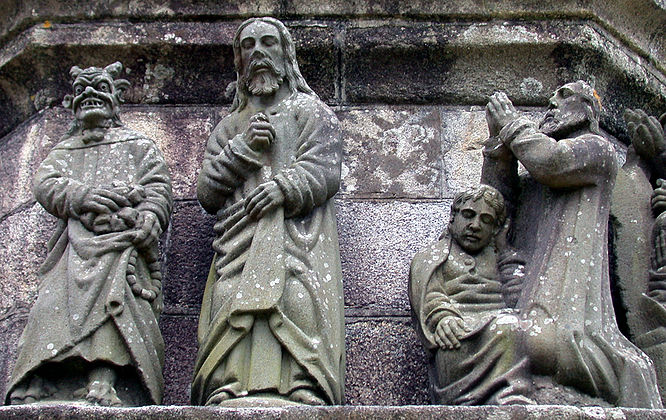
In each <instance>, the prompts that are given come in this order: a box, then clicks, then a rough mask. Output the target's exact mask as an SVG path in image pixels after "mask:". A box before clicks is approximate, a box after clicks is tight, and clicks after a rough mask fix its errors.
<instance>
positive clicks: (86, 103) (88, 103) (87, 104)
mask: <svg viewBox="0 0 666 420" xmlns="http://www.w3.org/2000/svg"><path fill="white" fill-rule="evenodd" d="M103 107H104V101H101V100H99V99H95V98H88V99H84V100H83V101H82V102H81V109H91V108H103Z"/></svg>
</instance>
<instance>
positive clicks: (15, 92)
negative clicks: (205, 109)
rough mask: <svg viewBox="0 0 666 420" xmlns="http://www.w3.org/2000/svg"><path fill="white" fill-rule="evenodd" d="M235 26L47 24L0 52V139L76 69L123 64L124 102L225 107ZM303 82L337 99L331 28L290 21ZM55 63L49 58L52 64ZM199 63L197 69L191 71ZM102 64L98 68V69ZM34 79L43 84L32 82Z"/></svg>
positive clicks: (54, 95)
mask: <svg viewBox="0 0 666 420" xmlns="http://www.w3.org/2000/svg"><path fill="white" fill-rule="evenodd" d="M238 23H239V22H214V23H205V24H202V23H200V22H199V23H197V22H142V23H123V22H116V23H110V24H98V23H97V24H93V23H76V24H59V23H54V24H51V23H48V24H42V25H37V26H35V27H32V28H30V29H28V30H27V31H26V32H24V33H23V34H22V36H21V37H20V39H17V40H15V41H14V42H15V44H16V45H14V44H12V45H10V46H9V47H7V48H5V49H0V91H1V92H3V94H4V96H6V98H2V99H6V100H3V101H2V106H0V135H4V134H6V133H7V131H8V130H9V129H11V128H12V127H13V126H15V125H16V124H17V123H19V122H21V121H23V120H25V119H26V118H28V117H29V116H30V115H31V114H33V113H34V112H35V111H37V110H39V109H41V108H43V107H45V106H49V105H56V104H58V103H59V102H60V100H61V98H62V97H63V96H64V95H65V94H66V93H68V91H69V80H68V77H67V74H68V72H67V70H68V69H69V68H70V67H71V66H73V65H79V66H84V67H86V66H89V65H97V66H99V65H106V64H108V63H111V62H114V61H116V60H117V61H121V62H122V63H123V64H124V65H125V68H126V69H127V71H126V73H127V74H124V75H123V77H125V78H126V79H127V80H129V81H130V83H131V85H132V88H130V89H129V90H128V92H127V94H126V100H127V101H128V102H129V103H135V104H136V103H144V104H155V103H162V104H225V103H227V104H228V103H230V102H231V97H229V96H228V95H227V94H226V92H227V86H228V85H229V83H230V82H232V81H235V79H236V76H235V71H234V65H233V51H232V45H231V41H232V38H233V35H234V32H235V30H236V27H237V26H238ZM293 35H294V41H295V44H296V51H297V52H298V59H299V61H300V62H301V63H302V65H301V68H302V72H303V75H304V76H305V78H306V79H307V80H311V82H310V86H311V87H312V88H313V89H314V90H315V91H316V92H317V93H318V94H319V96H320V97H321V98H322V99H323V100H325V101H332V100H334V97H335V92H336V87H335V84H336V82H335V79H336V63H337V53H336V48H337V47H336V44H335V42H334V38H335V35H334V32H333V29H332V27H331V25H330V24H312V23H308V22H294V24H293ZM56 56H57V57H58V58H57V59H52V58H50V57H56ZM192 57H196V60H197V62H196V64H197V65H196V66H193V65H192ZM102 63H103V64H102ZM35 74H38V75H44V77H34V75H35Z"/></svg>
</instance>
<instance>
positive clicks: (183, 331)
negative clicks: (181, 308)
mask: <svg viewBox="0 0 666 420" xmlns="http://www.w3.org/2000/svg"><path fill="white" fill-rule="evenodd" d="M198 322H199V316H198V315H188V316H180V315H162V317H161V318H160V330H162V336H163V337H164V344H165V348H164V356H165V357H164V399H163V400H162V404H164V405H173V404H177V405H188V404H189V403H190V387H191V385H192V373H193V372H194V359H195V358H196V355H197V324H198Z"/></svg>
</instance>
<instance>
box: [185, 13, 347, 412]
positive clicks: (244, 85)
mask: <svg viewBox="0 0 666 420" xmlns="http://www.w3.org/2000/svg"><path fill="white" fill-rule="evenodd" d="M233 49H234V62H235V67H236V72H237V86H236V96H235V98H234V101H233V105H232V107H231V112H230V114H229V115H228V116H227V117H225V118H224V119H223V120H222V121H221V122H220V123H219V124H218V125H217V127H216V128H215V129H214V131H213V133H212V134H211V136H210V138H209V140H208V143H207V147H206V152H205V155H204V160H203V165H202V169H201V172H200V174H199V179H198V190H197V194H198V198H199V201H200V203H201V205H202V206H203V208H204V209H205V210H206V211H207V212H209V213H211V214H214V215H216V217H217V223H216V224H215V226H214V230H215V235H216V236H215V239H214V241H213V248H214V250H215V256H214V258H213V261H212V264H211V267H210V272H209V275H208V279H207V282H206V288H205V292H204V297H203V304H202V308H201V316H200V319H199V331H198V339H199V353H198V356H197V362H196V366H195V373H194V382H193V384H192V403H193V404H199V405H204V404H205V405H232V406H234V405H235V406H239V405H240V406H242V405H256V404H269V405H285V404H341V403H342V401H343V387H344V370H345V359H344V320H343V300H342V274H341V269H340V253H339V248H338V235H337V230H336V218H335V206H334V202H333V200H332V198H333V196H334V195H335V193H336V192H337V191H338V188H339V185H340V163H341V143H340V129H339V122H338V119H337V118H336V116H335V114H334V113H333V112H332V111H331V110H330V109H329V108H328V107H327V106H326V105H325V104H324V103H323V102H322V101H321V100H320V99H319V98H318V97H317V95H316V94H315V93H314V92H313V91H312V90H311V89H310V87H309V86H308V84H307V83H306V82H305V80H304V79H303V76H302V75H301V73H300V71H299V68H298V63H297V62H296V53H295V49H294V44H293V41H292V38H291V35H290V34H289V32H288V31H287V29H286V27H285V26H284V24H282V23H281V22H280V21H278V20H276V19H273V18H253V19H249V20H247V21H245V22H243V23H242V24H241V25H240V27H239V28H238V30H237V31H236V34H235V37H234V40H233Z"/></svg>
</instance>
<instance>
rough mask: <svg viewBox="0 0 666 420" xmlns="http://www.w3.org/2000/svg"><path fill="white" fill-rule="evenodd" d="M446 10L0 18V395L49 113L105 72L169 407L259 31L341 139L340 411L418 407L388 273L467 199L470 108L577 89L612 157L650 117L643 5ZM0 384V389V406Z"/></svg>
mask: <svg viewBox="0 0 666 420" xmlns="http://www.w3.org/2000/svg"><path fill="white" fill-rule="evenodd" d="M218 3H219V4H218ZM440 3H441V4H440ZM447 3H449V2H434V1H432V2H429V1H425V0H419V1H416V2H409V3H407V4H403V2H393V1H391V0H379V1H376V2H367V3H366V2H354V3H350V4H347V2H338V1H336V0H330V1H310V2H300V1H296V0H294V1H280V2H272V1H268V0H266V1H258V2H255V3H253V4H248V3H246V2H243V1H230V2H215V1H197V2H183V1H160V0H151V1H146V2H138V1H121V0H117V1H101V0H96V1H91V2H89V3H88V4H86V5H85V6H84V5H82V4H83V3H81V4H79V3H76V2H70V3H62V4H61V3H60V2H56V1H48V0H27V1H18V0H16V1H14V0H9V1H6V2H3V4H2V5H0V136H3V137H1V138H0V378H6V377H7V376H8V375H9V373H10V372H11V368H12V366H13V363H14V358H15V352H16V344H17V341H18V337H19V335H20V332H21V331H22V329H23V326H24V325H25V321H26V318H27V313H28V311H29V308H30V306H31V305H32V302H33V301H34V299H35V297H36V290H37V279H36V276H35V273H36V271H37V267H38V266H39V264H40V263H41V262H42V261H43V259H44V257H45V253H46V251H45V243H46V240H47V239H48V237H49V235H50V233H51V231H52V230H53V227H54V226H55V219H54V218H53V217H51V216H50V215H48V214H47V213H46V212H45V211H44V210H43V209H42V208H41V207H40V206H39V205H38V204H36V203H35V201H34V199H33V197H32V194H31V191H30V185H31V180H32V175H33V173H34V171H35V169H36V167H37V165H38V164H39V163H40V162H41V160H42V159H43V158H44V157H45V156H46V154H47V153H48V151H49V150H50V148H51V147H52V146H53V145H55V144H56V143H57V141H58V139H59V137H60V136H61V135H62V134H63V133H64V132H65V130H66V128H67V126H68V124H69V121H70V119H71V117H70V115H69V112H68V111H66V110H64V109H63V108H62V107H60V106H59V105H58V104H59V102H60V100H61V99H62V97H63V96H64V95H65V94H66V93H68V90H69V77H68V72H69V68H70V67H71V66H73V65H79V66H81V67H87V66H90V65H97V66H104V65H107V64H110V63H111V62H113V61H115V60H120V61H122V62H123V64H124V65H125V66H126V68H127V71H126V74H125V75H124V77H125V78H127V79H129V80H130V82H131V83H132V88H131V89H130V91H129V92H128V94H127V95H126V99H127V101H128V104H127V105H125V106H124V108H123V112H122V114H121V118H122V119H123V121H124V123H125V124H126V125H127V126H129V127H130V128H133V129H136V130H139V131H142V132H144V133H145V134H146V135H148V136H149V137H151V138H153V139H155V141H156V142H157V143H158V145H159V146H160V148H161V149H162V151H163V153H164V154H165V156H166V158H167V161H168V164H169V167H170V170H171V174H172V178H173V183H174V195H175V198H176V204H175V209H174V213H173V216H172V222H171V225H170V227H169V230H168V231H167V232H166V233H165V235H164V236H163V239H162V241H163V243H162V245H163V247H162V248H163V263H164V274H165V280H164V296H165V310H164V313H163V315H162V318H161V320H160V324H161V327H162V331H163V334H164V337H165V341H166V343H167V348H166V366H165V382H166V394H165V400H164V403H165V404H187V403H188V401H189V383H190V380H191V376H192V369H193V363H194V358H195V356H196V327H197V317H198V312H199V308H200V304H201V295H202V293H203V286H204V282H205V278H206V275H207V272H208V266H209V264H210V259H211V256H212V250H211V248H210V243H211V241H212V218H211V217H210V216H208V215H206V214H205V212H204V211H203V210H202V209H201V207H200V206H199V204H198V202H197V200H196V191H195V184H196V176H197V173H198V170H199V166H200V162H201V159H202V155H203V150H204V146H205V141H206V139H207V137H208V134H209V133H210V131H211V130H212V128H213V127H214V126H215V124H217V122H218V121H219V120H220V119H221V118H222V116H224V115H226V112H227V109H228V105H229V102H230V99H229V98H228V97H227V96H225V90H226V87H227V84H228V83H229V82H231V81H232V80H233V79H234V77H235V76H234V72H233V64H232V63H233V53H232V50H231V45H230V44H231V39H232V36H233V33H234V31H235V28H236V27H237V25H238V24H239V23H240V22H241V21H242V20H243V19H244V18H246V17H248V16H252V15H272V16H275V17H278V18H281V19H282V20H283V21H285V23H286V24H287V26H288V27H289V28H290V29H291V31H292V35H293V37H294V40H295V42H296V47H297V53H298V58H299V63H300V65H301V69H302V71H303V74H304V76H305V78H306V80H307V81H308V83H309V84H310V86H311V87H312V88H313V89H314V90H315V91H316V92H317V93H318V94H319V95H320V96H321V98H322V99H323V100H324V101H325V102H327V103H328V104H329V105H330V106H331V107H332V108H333V109H334V110H335V111H336V113H337V115H338V117H339V118H340V120H341V122H342V126H343V130H344V139H343V144H344V158H343V185H342V188H341V191H340V193H339V194H338V196H337V198H336V202H337V207H338V232H339V235H340V249H341V257H342V268H343V276H344V291H345V316H346V326H347V331H346V332H347V337H346V340H347V376H346V395H347V404H354V405H407V404H427V403H428V396H427V391H426V389H427V377H426V372H425V354H424V353H423V351H422V349H421V347H420V344H419V343H418V341H417V338H416V335H415V332H414V330H413V328H412V327H411V322H410V318H409V303H408V299H407V275H408V267H409V262H410V260H411V258H412V257H413V255H414V254H415V253H416V252H417V251H418V250H419V249H421V248H423V247H425V245H426V244H428V243H430V242H432V241H433V240H435V239H436V238H437V237H438V236H439V234H440V233H441V231H442V230H443V228H444V226H446V223H447V221H448V208H449V205H450V204H451V199H452V197H453V196H454V195H455V194H456V193H457V192H458V191H460V190H462V189H464V188H465V187H467V186H471V185H475V184H477V183H478V180H479V176H480V169H481V159H482V158H481V151H480V150H481V142H482V141H484V140H485V138H486V137H487V135H488V134H487V128H486V125H485V119H484V111H483V109H484V108H483V106H484V105H485V102H486V99H487V97H488V96H489V95H490V94H492V93H493V92H494V91H496V90H503V91H506V92H507V93H508V94H509V96H510V97H511V98H512V99H513V100H514V102H515V103H516V104H517V105H519V106H521V108H522V109H524V110H527V111H535V112H536V111H539V110H541V109H542V107H543V106H545V105H546V103H547V98H548V97H549V96H550V93H551V92H552V91H553V90H554V89H555V88H556V87H557V86H559V85H561V84H563V83H566V82H569V81H573V80H577V79H579V78H583V79H585V80H588V81H590V82H591V83H593V84H594V85H595V87H596V89H597V90H598V92H599V94H600V96H601V98H602V101H603V105H604V109H603V118H602V127H603V129H604V130H605V131H606V133H607V134H608V136H609V137H611V138H612V139H613V140H614V141H615V143H616V145H617V146H618V152H619V156H620V157H621V155H622V149H623V145H622V143H623V142H626V141H627V138H626V129H625V128H624V126H623V123H622V119H621V112H622V110H623V109H624V108H625V107H643V108H645V109H646V110H647V111H648V112H650V113H652V114H657V113H661V112H664V111H666V72H665V71H664V69H665V66H664V65H665V64H666V60H664V58H666V36H665V35H664V31H665V29H664V28H666V9H665V8H666V5H664V3H663V1H657V0H655V1H651V0H637V1H633V2H630V1H620V0H615V1H606V2H601V1H583V2H581V1H578V2H575V1H559V2H547V3H548V4H547V5H540V4H535V3H537V2H532V1H527V0H525V1H519V0H513V1H508V0H506V1H498V2H493V4H492V5H486V3H490V2H478V1H474V0H468V1H459V2H455V4H453V5H450V4H447ZM539 3H541V2H539ZM5 385H6V383H5V381H4V380H3V381H0V393H2V394H4V389H5Z"/></svg>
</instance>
